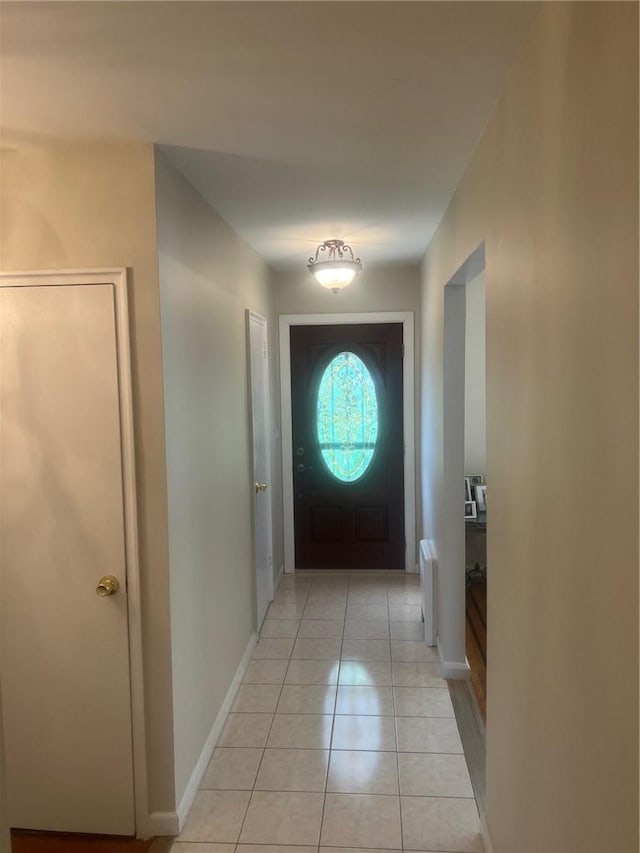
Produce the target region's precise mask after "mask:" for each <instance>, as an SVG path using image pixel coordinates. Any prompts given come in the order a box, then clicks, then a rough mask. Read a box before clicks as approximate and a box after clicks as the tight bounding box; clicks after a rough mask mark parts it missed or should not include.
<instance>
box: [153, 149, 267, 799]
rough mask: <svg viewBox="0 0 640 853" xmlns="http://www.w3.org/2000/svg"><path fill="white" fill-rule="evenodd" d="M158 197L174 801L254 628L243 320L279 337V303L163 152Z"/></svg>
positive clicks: (247, 253) (250, 256)
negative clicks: (260, 322)
mask: <svg viewBox="0 0 640 853" xmlns="http://www.w3.org/2000/svg"><path fill="white" fill-rule="evenodd" d="M156 192H157V196H156V204H157V223H158V251H159V264H160V296H161V313H162V356H163V369H164V389H165V393H164V400H165V419H166V420H165V430H166V442H167V483H168V495H169V550H170V567H171V568H170V574H171V627H172V665H173V716H174V737H175V780H176V801H177V803H179V802H180V800H181V798H182V795H183V793H184V790H185V787H186V785H187V783H188V781H189V778H190V776H191V773H192V772H193V769H194V767H195V764H196V761H197V760H198V758H199V756H200V753H201V751H202V748H203V746H204V743H205V740H206V738H207V736H208V734H209V732H210V730H211V727H212V724H213V722H214V720H215V718H216V715H217V713H218V711H219V709H220V706H221V705H222V702H223V700H224V697H225V695H226V693H227V690H228V688H229V685H230V684H231V681H232V678H233V676H234V674H235V672H236V669H237V667H238V664H239V663H240V660H241V658H242V655H243V653H244V651H245V649H246V647H247V643H248V641H249V638H250V637H251V634H252V633H253V632H254V630H255V619H256V615H255V571H254V562H253V544H252V542H253V527H252V507H253V488H252V487H253V476H252V467H251V455H250V448H251V442H250V431H249V409H248V374H247V350H246V332H245V322H246V321H245V310H246V309H247V308H250V309H253V310H254V311H257V312H259V313H261V314H263V315H265V316H266V317H267V318H268V321H269V324H270V326H271V329H273V328H274V325H275V324H274V317H275V304H274V298H273V289H272V286H271V282H270V280H269V273H268V269H267V267H266V265H265V264H264V262H263V261H261V260H260V258H259V257H258V256H257V255H256V254H255V252H253V251H252V250H251V249H250V248H249V247H248V246H247V244H246V243H244V242H243V241H242V240H240V238H239V237H238V236H237V235H236V234H235V232H234V231H232V229H231V228H230V227H229V226H228V225H227V223H226V222H225V221H224V220H222V219H221V218H220V217H219V216H218V215H217V214H216V213H215V212H214V211H213V210H212V209H211V208H210V207H209V206H208V204H207V203H206V202H205V201H204V199H203V198H202V197H201V196H200V195H199V194H198V193H197V192H196V190H195V189H194V188H193V187H192V186H191V184H189V183H188V182H187V181H186V180H185V178H183V177H182V175H180V174H179V173H178V172H177V171H176V169H175V168H174V167H173V166H172V165H171V163H170V162H169V161H168V160H167V159H166V157H164V156H163V155H162V154H161V153H159V152H156ZM276 473H277V472H276ZM277 509H278V507H276V511H277Z"/></svg>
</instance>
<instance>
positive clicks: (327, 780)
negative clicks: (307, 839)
mask: <svg viewBox="0 0 640 853" xmlns="http://www.w3.org/2000/svg"><path fill="white" fill-rule="evenodd" d="M350 589H351V576H350V575H349V577H348V582H347V600H346V602H345V608H344V619H343V620H342V637H341V638H340V655H339V657H338V675H337V679H336V696H335V701H334V703H333V717H332V719H331V734H330V736H329V756H328V758H327V772H326V775H325V778H324V793H323V797H322V812H321V814H320V828H319V830H318V851H320V845H321V844H322V830H323V828H324V813H325V809H326V807H327V788H328V787H329V773H330V772H331V753H332V751H333V732H334V729H335V725H336V709H337V706H338V689H339V687H340V673H341V671H342V649H343V648H344V630H345V625H346V623H347V609H348V607H349V590H350Z"/></svg>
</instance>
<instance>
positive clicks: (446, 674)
mask: <svg viewBox="0 0 640 853" xmlns="http://www.w3.org/2000/svg"><path fill="white" fill-rule="evenodd" d="M438 654H439V655H440V666H441V667H442V677H443V678H451V679H453V680H458V681H468V679H469V677H470V675H471V667H470V666H469V661H468V660H467V659H466V657H465V659H464V663H462V661H449V660H444V658H443V657H442V647H441V646H440V639H439V638H438Z"/></svg>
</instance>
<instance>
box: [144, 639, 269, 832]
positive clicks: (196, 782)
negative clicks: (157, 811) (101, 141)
mask: <svg viewBox="0 0 640 853" xmlns="http://www.w3.org/2000/svg"><path fill="white" fill-rule="evenodd" d="M257 639H258V638H257V636H256V634H252V635H251V637H250V638H249V642H248V643H247V648H246V649H245V651H244V654H243V656H242V660H241V661H240V665H239V666H238V669H237V670H236V674H235V675H234V676H233V681H232V682H231V684H230V685H229V689H228V690H227V695H226V696H225V697H224V701H223V703H222V705H221V707H220V710H219V711H218V715H217V717H216V718H215V721H214V723H213V726H212V727H211V731H210V732H209V736H208V737H207V739H206V741H205V744H204V746H203V747H202V752H201V753H200V758H198V761H197V762H196V766H195V767H194V768H193V773H192V774H191V778H190V779H189V782H188V784H187V787H186V789H185V792H184V794H183V795H182V799H181V800H180V805H179V806H178V809H177V812H176V813H175V818H176V830H177V831H175V832H168V833H164V832H158V833H156V834H157V835H178V834H179V833H180V832H182V828H183V827H184V824H185V821H186V819H187V816H188V814H189V812H190V811H191V806H192V805H193V801H194V800H195V798H196V794H197V793H198V789H199V787H200V783H201V782H202V777H203V776H204V774H205V772H206V769H207V766H208V765H209V761H210V760H211V756H212V755H213V750H214V749H215V748H216V743H217V742H218V738H219V737H220V733H221V732H222V728H223V726H224V723H225V720H226V717H227V714H228V713H229V711H230V710H231V706H232V705H233V700H234V699H235V698H236V693H237V692H238V688H239V687H240V683H241V682H242V679H243V678H244V674H245V672H246V671H247V667H248V665H249V661H250V660H251V655H252V654H253V650H254V649H255V647H256V642H257ZM161 814H163V813H161ZM168 814H171V813H168ZM152 817H153V816H152Z"/></svg>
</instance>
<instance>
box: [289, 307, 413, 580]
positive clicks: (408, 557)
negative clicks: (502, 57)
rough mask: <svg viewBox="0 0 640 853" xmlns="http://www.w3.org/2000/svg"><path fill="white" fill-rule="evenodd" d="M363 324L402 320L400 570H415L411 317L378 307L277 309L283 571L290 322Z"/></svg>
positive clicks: (292, 567) (292, 540) (291, 566)
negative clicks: (290, 311)
mask: <svg viewBox="0 0 640 853" xmlns="http://www.w3.org/2000/svg"><path fill="white" fill-rule="evenodd" d="M363 323H402V341H403V350H404V353H403V355H404V357H403V359H402V408H403V424H402V428H403V438H404V450H405V452H404V535H405V542H406V547H405V572H410V573H415V572H416V571H417V565H416V488H415V476H416V472H415V420H414V418H415V414H414V413H415V404H414V389H415V376H414V369H415V368H414V362H415V357H414V318H413V312H412V311H380V312H367V313H358V314H281V315H280V317H279V335H280V407H281V416H282V508H283V515H284V519H283V520H284V571H285V572H287V573H288V572H295V570H296V568H295V531H294V519H293V436H292V429H291V341H290V328H291V326H331V325H336V326H351V325H358V324H363Z"/></svg>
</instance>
